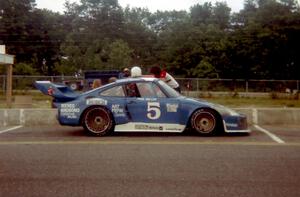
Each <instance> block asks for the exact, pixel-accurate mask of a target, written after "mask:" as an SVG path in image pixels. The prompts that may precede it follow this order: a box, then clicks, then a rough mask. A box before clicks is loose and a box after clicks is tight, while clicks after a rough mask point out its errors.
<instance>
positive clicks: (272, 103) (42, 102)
mask: <svg viewBox="0 0 300 197" xmlns="http://www.w3.org/2000/svg"><path fill="white" fill-rule="evenodd" d="M13 95H30V96H32V99H33V103H32V107H33V108H51V100H52V99H51V97H49V96H46V95H43V94H42V93H39V92H31V93H30V94H28V93H27V94H26V93H18V92H17V93H14V94H13ZM203 99H205V100H207V101H209V102H213V103H218V104H221V105H225V106H228V107H232V108H268V107H276V108H283V107H291V108H293V107H294V108H300V100H296V99H279V98H273V99H272V98H232V97H219V98H203ZM0 108H6V101H5V96H4V95H3V94H0Z"/></svg>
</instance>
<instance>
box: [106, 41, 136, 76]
mask: <svg viewBox="0 0 300 197" xmlns="http://www.w3.org/2000/svg"><path fill="white" fill-rule="evenodd" d="M132 52H133V50H131V49H130V48H129V46H128V44H127V43H126V42H124V41H123V40H116V41H115V42H113V43H112V44H111V45H110V52H109V61H108V62H109V64H110V65H111V66H112V68H114V69H119V70H121V69H122V68H123V67H127V66H129V63H130V62H131V54H132Z"/></svg>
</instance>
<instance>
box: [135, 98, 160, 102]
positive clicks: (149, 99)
mask: <svg viewBox="0 0 300 197" xmlns="http://www.w3.org/2000/svg"><path fill="white" fill-rule="evenodd" d="M137 100H139V101H150V102H151V101H152V102H153V101H157V98H137Z"/></svg>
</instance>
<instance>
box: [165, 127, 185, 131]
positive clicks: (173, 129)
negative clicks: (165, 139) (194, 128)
mask: <svg viewBox="0 0 300 197" xmlns="http://www.w3.org/2000/svg"><path fill="white" fill-rule="evenodd" d="M166 130H167V131H181V129H180V128H175V127H174V128H166Z"/></svg>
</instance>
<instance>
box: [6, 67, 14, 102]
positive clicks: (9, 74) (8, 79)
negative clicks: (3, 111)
mask: <svg viewBox="0 0 300 197" xmlns="http://www.w3.org/2000/svg"><path fill="white" fill-rule="evenodd" d="M12 70H13V65H11V64H10V65H7V76H6V105H7V107H8V108H11V107H12Z"/></svg>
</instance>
